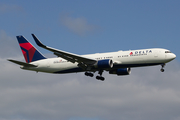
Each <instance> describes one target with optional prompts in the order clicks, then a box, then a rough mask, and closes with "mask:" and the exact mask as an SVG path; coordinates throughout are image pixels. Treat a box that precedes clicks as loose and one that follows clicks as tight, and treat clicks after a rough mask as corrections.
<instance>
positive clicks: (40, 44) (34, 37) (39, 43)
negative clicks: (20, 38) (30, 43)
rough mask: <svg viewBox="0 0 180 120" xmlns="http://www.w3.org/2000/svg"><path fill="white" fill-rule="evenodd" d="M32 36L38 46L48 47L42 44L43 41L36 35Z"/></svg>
mask: <svg viewBox="0 0 180 120" xmlns="http://www.w3.org/2000/svg"><path fill="white" fill-rule="evenodd" d="M31 35H32V37H33V39H34V41H35V42H36V44H37V45H38V46H40V47H46V46H45V45H44V44H42V43H41V41H40V40H39V39H38V38H37V37H36V36H35V35H34V34H31Z"/></svg>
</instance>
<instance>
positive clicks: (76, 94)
mask: <svg viewBox="0 0 180 120" xmlns="http://www.w3.org/2000/svg"><path fill="white" fill-rule="evenodd" d="M179 11H180V1H178V0H164V1H161V0H150V1H147V0H146V1H144V0H136V1H134V0H132V1H127V0H122V1H120V0H113V1H110V0H109V1H108V0H94V1H92V0H60V1H59V0H51V1H45V0H38V1H37V0H36V1H34V0H31V1H23V0H8V1H7V0H1V1H0V17H1V19H0V42H1V43H0V62H1V64H0V120H132V119H133V120H180V114H179V112H180V87H179V85H180V78H179V77H180V62H179V61H180V57H179V56H180V54H179V51H180V47H179V45H180V23H179V21H180V16H179ZM31 33H34V34H35V35H36V36H37V37H38V38H39V39H40V40H41V41H43V42H44V43H45V44H47V45H48V46H52V47H55V48H57V49H61V50H64V51H68V52H72V53H75V54H80V55H81V54H89V53H101V52H111V51H118V50H129V49H141V48H166V49H169V50H171V51H172V52H173V53H175V54H176V56H177V58H176V59H175V60H174V61H172V62H170V63H168V64H167V65H166V67H165V72H164V73H161V72H160V68H161V66H154V67H143V68H133V69H132V72H131V75H129V76H116V75H109V74H108V73H106V72H105V73H104V74H103V76H104V77H105V78H106V80H105V81H104V82H102V81H97V80H96V79H95V78H90V77H86V76H84V73H77V74H64V75H54V74H46V73H36V72H31V71H25V70H21V69H20V68H19V66H18V65H15V64H13V63H10V62H8V61H7V60H6V59H8V58H11V59H16V60H20V61H24V58H23V56H22V54H21V50H20V48H19V45H18V43H17V40H16V36H17V35H24V36H25V37H26V38H27V39H28V40H29V41H30V42H31V43H32V44H33V45H34V46H35V47H36V48H38V49H39V50H40V51H41V52H42V53H43V54H45V56H50V57H53V55H52V53H51V52H49V51H46V50H44V49H42V48H39V47H38V46H37V45H35V42H34V41H33V39H32V37H31ZM96 74H97V73H96Z"/></svg>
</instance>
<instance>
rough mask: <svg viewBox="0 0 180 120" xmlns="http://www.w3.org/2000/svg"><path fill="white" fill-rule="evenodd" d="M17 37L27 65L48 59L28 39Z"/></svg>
mask: <svg viewBox="0 0 180 120" xmlns="http://www.w3.org/2000/svg"><path fill="white" fill-rule="evenodd" d="M16 37H17V40H18V42H19V46H20V48H21V51H22V53H23V55H24V58H25V60H26V62H27V63H30V62H33V61H37V60H41V59H46V58H45V57H44V55H42V54H41V53H40V52H39V51H38V50H37V49H36V48H35V47H34V46H33V45H32V44H31V43H30V42H29V41H28V40H27V39H26V38H24V37H23V36H16Z"/></svg>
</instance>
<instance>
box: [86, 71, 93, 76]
mask: <svg viewBox="0 0 180 120" xmlns="http://www.w3.org/2000/svg"><path fill="white" fill-rule="evenodd" d="M85 75H86V76H90V77H93V76H94V74H92V73H89V72H85Z"/></svg>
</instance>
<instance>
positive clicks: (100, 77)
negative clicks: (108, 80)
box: [96, 70, 105, 81]
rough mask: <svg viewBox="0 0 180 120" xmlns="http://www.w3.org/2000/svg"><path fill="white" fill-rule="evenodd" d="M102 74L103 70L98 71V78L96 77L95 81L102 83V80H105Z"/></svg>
mask: <svg viewBox="0 0 180 120" xmlns="http://www.w3.org/2000/svg"><path fill="white" fill-rule="evenodd" d="M102 73H103V70H100V71H99V73H98V74H99V75H100V76H96V79H97V80H101V81H104V80H105V78H104V77H102Z"/></svg>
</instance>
